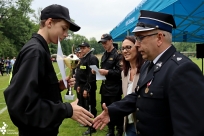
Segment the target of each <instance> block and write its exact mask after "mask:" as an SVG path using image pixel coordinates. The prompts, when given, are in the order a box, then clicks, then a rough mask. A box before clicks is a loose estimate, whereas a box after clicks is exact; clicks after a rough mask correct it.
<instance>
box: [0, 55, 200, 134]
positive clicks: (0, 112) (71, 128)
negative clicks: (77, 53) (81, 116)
mask: <svg viewBox="0 0 204 136" xmlns="http://www.w3.org/2000/svg"><path fill="white" fill-rule="evenodd" d="M191 59H192V60H193V61H194V62H195V63H196V64H197V65H198V66H199V67H200V68H201V67H202V66H201V64H202V61H201V59H196V58H191ZM54 67H55V71H56V73H58V75H57V76H58V78H59V79H61V75H60V74H59V69H58V66H57V63H54ZM8 80H9V76H6V75H4V76H0V94H1V95H0V128H1V127H2V126H3V122H5V123H6V124H7V125H8V127H7V129H6V130H7V133H6V134H5V136H6V135H18V130H17V128H16V127H15V126H14V125H13V123H12V122H11V120H10V118H9V115H8V111H7V110H6V104H5V101H4V96H3V91H4V90H5V89H6V87H7V86H8ZM100 84H101V82H100V81H98V82H97V85H98V87H97V88H98V89H97V110H98V114H99V113H101V111H102V110H101V106H100V94H99V93H98V92H99V89H100ZM65 93H66V91H63V92H62V97H63V98H64V94H65ZM86 129H87V128H86V127H81V126H79V124H78V123H77V122H76V121H73V120H72V119H65V120H64V122H63V123H62V125H61V127H60V130H59V131H60V133H59V135H58V136H81V135H82V133H83V132H84V131H86ZM107 130H108V129H107V127H105V129H104V130H102V131H100V130H98V131H97V132H96V133H93V134H92V135H93V136H105V134H106V132H107ZM1 135H2V133H1V131H0V136H1Z"/></svg>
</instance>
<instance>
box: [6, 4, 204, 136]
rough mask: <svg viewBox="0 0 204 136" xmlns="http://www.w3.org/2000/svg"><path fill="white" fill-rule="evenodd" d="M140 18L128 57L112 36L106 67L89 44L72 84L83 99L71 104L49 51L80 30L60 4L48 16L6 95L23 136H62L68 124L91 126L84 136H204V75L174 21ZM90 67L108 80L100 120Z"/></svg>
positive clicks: (127, 44) (105, 38) (126, 47)
mask: <svg viewBox="0 0 204 136" xmlns="http://www.w3.org/2000/svg"><path fill="white" fill-rule="evenodd" d="M140 12H141V13H140V16H139V18H138V23H137V24H136V27H135V29H134V30H133V34H134V36H127V37H124V40H123V41H122V47H121V52H118V50H117V49H116V48H115V47H114V43H113V39H112V36H111V35H110V34H103V35H102V36H101V39H100V40H99V41H98V43H99V46H100V45H102V46H103V47H104V50H105V52H104V54H103V55H102V58H101V60H100V61H99V60H98V58H97V57H96V56H94V55H93V53H92V52H93V50H94V49H93V48H91V45H90V44H89V43H86V42H83V43H81V44H80V45H79V46H78V47H79V48H77V49H76V51H75V53H76V55H77V56H78V57H79V58H80V62H79V64H78V66H77V68H76V69H75V71H74V73H75V74H74V75H75V76H74V78H67V79H66V80H67V84H68V87H69V86H71V87H73V86H74V88H75V90H76V93H77V98H78V99H77V100H76V101H74V102H72V103H67V102H62V98H61V92H62V91H63V90H64V89H66V87H65V85H64V83H63V81H62V80H58V79H57V76H56V73H55V71H54V68H53V65H52V62H51V59H50V51H49V48H48V44H49V43H55V44H57V43H58V39H60V40H63V39H64V38H66V37H67V36H68V30H71V31H73V32H76V31H78V30H79V29H80V27H79V26H78V25H77V24H75V23H74V22H72V20H71V19H70V16H69V11H68V8H66V7H64V6H61V5H56V4H54V5H50V6H48V7H46V8H44V9H43V10H42V11H41V17H40V19H41V22H40V28H39V30H38V32H37V34H34V35H33V36H32V38H31V39H30V40H29V41H28V42H27V43H26V44H25V45H24V46H23V48H22V49H21V51H20V53H19V55H18V57H17V60H16V62H15V65H14V67H13V77H12V79H11V81H10V85H9V87H8V88H7V89H6V90H5V91H4V96H5V101H6V104H7V107H8V112H9V115H10V118H11V120H12V121H13V123H14V124H15V125H16V126H17V127H18V130H19V136H36V135H38V136H46V135H49V136H57V135H58V129H59V127H60V125H61V123H62V121H63V120H64V119H66V118H72V119H73V120H76V121H77V122H79V123H80V124H82V125H84V126H89V127H88V129H87V131H85V132H84V133H83V134H82V135H84V136H85V135H89V134H91V133H95V132H96V129H98V128H99V127H100V129H103V128H104V127H105V126H106V125H107V126H108V132H107V134H106V136H123V134H124V135H125V136H136V135H137V136H181V135H185V136H188V135H189V136H192V135H193V136H203V135H204V129H203V126H204V118H203V117H202V116H203V115H204V106H203V105H202V104H203V103H204V76H203V74H202V72H201V70H200V69H199V68H198V66H197V65H196V64H194V63H193V62H192V61H191V60H190V59H189V58H187V57H185V56H184V55H182V54H180V53H179V52H177V51H176V48H175V47H174V46H173V45H172V43H171V42H172V29H173V28H176V24H175V21H174V18H173V16H172V15H169V14H164V13H159V12H153V11H147V10H141V11H140ZM31 59H32V61H31ZM28 60H30V61H28ZM99 62H100V63H99ZM90 65H96V66H97V67H98V68H99V71H98V72H99V73H100V74H101V75H103V76H105V77H106V80H103V81H102V82H101V85H100V96H101V108H102V110H103V111H102V113H99V115H98V116H97V109H96V90H97V85H96V71H94V70H92V69H91V68H90V67H89V66H90ZM122 94H123V95H124V98H123V96H122ZM93 118H94V119H93ZM115 131H116V134H115Z"/></svg>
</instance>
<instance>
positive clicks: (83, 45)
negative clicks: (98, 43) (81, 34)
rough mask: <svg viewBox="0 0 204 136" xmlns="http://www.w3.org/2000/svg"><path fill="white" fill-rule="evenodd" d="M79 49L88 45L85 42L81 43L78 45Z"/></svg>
mask: <svg viewBox="0 0 204 136" xmlns="http://www.w3.org/2000/svg"><path fill="white" fill-rule="evenodd" d="M79 47H90V45H89V44H88V43H86V42H83V43H82V44H80V45H79Z"/></svg>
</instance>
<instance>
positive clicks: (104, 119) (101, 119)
mask: <svg viewBox="0 0 204 136" xmlns="http://www.w3.org/2000/svg"><path fill="white" fill-rule="evenodd" d="M102 107H103V109H104V110H103V112H102V113H101V114H100V115H98V116H97V117H96V118H95V119H94V120H93V127H94V128H95V129H98V128H99V127H100V130H102V129H103V128H104V127H105V126H106V125H107V124H108V123H109V122H110V116H109V114H108V108H107V107H106V104H105V103H103V105H102Z"/></svg>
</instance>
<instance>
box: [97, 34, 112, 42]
mask: <svg viewBox="0 0 204 136" xmlns="http://www.w3.org/2000/svg"><path fill="white" fill-rule="evenodd" d="M108 40H112V36H111V35H110V34H103V35H102V36H101V40H100V41H98V43H101V42H106V41H108Z"/></svg>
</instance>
